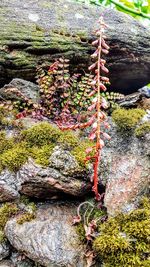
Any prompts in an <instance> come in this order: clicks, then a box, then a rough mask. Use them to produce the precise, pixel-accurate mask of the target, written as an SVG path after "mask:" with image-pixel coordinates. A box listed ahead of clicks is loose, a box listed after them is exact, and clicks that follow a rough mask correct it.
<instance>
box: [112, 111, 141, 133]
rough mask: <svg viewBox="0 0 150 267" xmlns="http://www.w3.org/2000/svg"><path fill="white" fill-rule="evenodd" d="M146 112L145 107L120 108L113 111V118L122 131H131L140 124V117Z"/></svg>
mask: <svg viewBox="0 0 150 267" xmlns="http://www.w3.org/2000/svg"><path fill="white" fill-rule="evenodd" d="M145 114H146V112H145V111H144V110H143V109H138V108H137V109H128V110H127V109H124V108H119V109H116V110H114V111H113V113H112V119H113V121H114V122H115V124H116V125H117V128H118V129H119V130H120V131H130V130H132V129H134V127H135V126H136V125H137V124H138V122H139V121H140V119H141V118H142V117H143V116H144V115H145Z"/></svg>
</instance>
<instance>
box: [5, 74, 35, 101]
mask: <svg viewBox="0 0 150 267" xmlns="http://www.w3.org/2000/svg"><path fill="white" fill-rule="evenodd" d="M18 92H19V93H21V95H22V96H24V97H26V98H28V99H30V100H32V101H33V102H37V101H38V95H39V87H38V85H36V84H34V83H32V82H29V81H26V80H23V79H18V78H16V79H13V80H12V81H11V82H10V83H9V84H7V85H5V86H4V87H3V88H1V89H0V97H1V98H3V99H6V100H21V99H22V97H21V96H20V95H18V94H17V93H18Z"/></svg>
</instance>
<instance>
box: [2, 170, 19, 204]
mask: <svg viewBox="0 0 150 267" xmlns="http://www.w3.org/2000/svg"><path fill="white" fill-rule="evenodd" d="M18 186H19V184H18V183H17V182H16V175H15V174H13V173H11V172H10V171H8V170H4V171H2V173H1V174H0V202H3V201H10V200H14V199H16V198H18V197H19V192H18V189H19V187H18Z"/></svg>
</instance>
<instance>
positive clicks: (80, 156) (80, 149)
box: [71, 139, 94, 168]
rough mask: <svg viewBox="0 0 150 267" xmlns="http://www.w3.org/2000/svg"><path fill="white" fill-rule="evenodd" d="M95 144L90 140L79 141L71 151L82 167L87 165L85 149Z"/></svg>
mask: <svg viewBox="0 0 150 267" xmlns="http://www.w3.org/2000/svg"><path fill="white" fill-rule="evenodd" d="M92 146H94V143H93V142H91V141H89V140H88V139H87V141H81V142H79V143H78V145H77V146H76V147H74V149H73V150H72V151H71V154H72V155H73V156H74V157H75V159H76V160H77V162H78V163H79V165H80V167H82V168H83V167H85V158H86V152H85V150H86V149H87V148H88V147H92Z"/></svg>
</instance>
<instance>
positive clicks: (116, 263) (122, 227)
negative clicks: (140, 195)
mask: <svg viewBox="0 0 150 267" xmlns="http://www.w3.org/2000/svg"><path fill="white" fill-rule="evenodd" d="M98 231H99V236H98V237H97V238H96V239H95V241H94V243H93V249H94V250H95V251H96V252H97V254H98V256H99V258H100V259H101V260H102V261H103V263H104V267H112V266H113V267H127V266H132V267H134V266H135V267H140V266H141V267H143V266H145V267H146V266H147V267H148V266H149V265H148V263H150V262H149V258H148V253H149V252H150V247H149V234H150V202H149V200H148V199H147V198H144V199H143V201H142V202H141V205H140V206H139V208H138V209H136V210H134V211H132V212H130V213H128V214H118V215H117V216H116V217H115V218H110V219H109V220H108V221H107V222H105V223H103V224H101V225H100V226H99V229H98Z"/></svg>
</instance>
